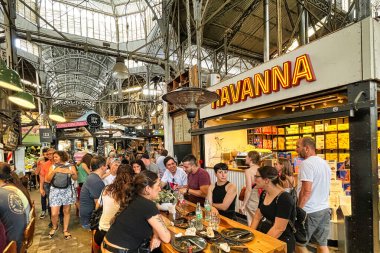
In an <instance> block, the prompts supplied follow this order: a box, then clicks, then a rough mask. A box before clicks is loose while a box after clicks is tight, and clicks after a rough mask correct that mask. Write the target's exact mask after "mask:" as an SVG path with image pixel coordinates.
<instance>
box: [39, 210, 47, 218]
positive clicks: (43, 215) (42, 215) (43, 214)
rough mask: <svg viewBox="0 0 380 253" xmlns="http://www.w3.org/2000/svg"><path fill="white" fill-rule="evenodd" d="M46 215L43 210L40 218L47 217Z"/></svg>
mask: <svg viewBox="0 0 380 253" xmlns="http://www.w3.org/2000/svg"><path fill="white" fill-rule="evenodd" d="M45 215H46V212H45V211H42V212H41V214H40V219H43V218H45Z"/></svg>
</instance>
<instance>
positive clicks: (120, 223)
mask: <svg viewBox="0 0 380 253" xmlns="http://www.w3.org/2000/svg"><path fill="white" fill-rule="evenodd" d="M160 191H161V187H160V178H159V177H158V175H157V174H156V173H154V172H151V171H148V170H145V171H142V172H141V173H139V174H138V175H136V176H135V177H134V179H133V183H132V184H130V185H129V186H128V187H127V200H126V202H125V204H126V207H125V208H124V209H123V210H122V211H121V212H120V214H119V215H118V216H117V217H116V219H115V222H114V223H113V224H112V225H111V227H110V229H109V230H108V233H107V234H106V236H105V237H104V241H103V244H102V252H123V251H127V250H131V251H132V252H149V250H153V249H155V248H158V247H159V246H160V244H161V241H163V242H165V243H168V242H169V241H170V232H169V230H168V229H167V228H166V226H165V223H164V221H163V220H162V218H161V215H160V212H159V211H158V209H157V206H156V204H155V203H154V202H153V200H155V199H157V198H158V193H159V192H160Z"/></svg>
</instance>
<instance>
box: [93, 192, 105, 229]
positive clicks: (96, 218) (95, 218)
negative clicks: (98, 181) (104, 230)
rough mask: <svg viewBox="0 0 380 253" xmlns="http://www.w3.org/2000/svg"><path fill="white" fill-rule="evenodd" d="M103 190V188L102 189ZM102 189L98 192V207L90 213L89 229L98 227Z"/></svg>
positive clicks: (101, 210) (101, 211)
mask: <svg viewBox="0 0 380 253" xmlns="http://www.w3.org/2000/svg"><path fill="white" fill-rule="evenodd" d="M103 191H104V190H103ZM103 191H102V192H101V193H100V202H99V204H100V205H99V207H98V208H96V209H95V210H94V211H92V213H91V218H90V228H91V230H97V229H98V228H99V221H100V218H101V217H102V214H103Z"/></svg>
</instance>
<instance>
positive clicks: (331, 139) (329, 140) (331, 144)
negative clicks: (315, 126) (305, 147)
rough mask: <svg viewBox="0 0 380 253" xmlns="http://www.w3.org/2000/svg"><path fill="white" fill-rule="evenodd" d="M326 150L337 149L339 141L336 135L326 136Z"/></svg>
mask: <svg viewBox="0 0 380 253" xmlns="http://www.w3.org/2000/svg"><path fill="white" fill-rule="evenodd" d="M325 138H326V149H337V148H338V142H337V141H338V140H337V135H336V134H326V137H325Z"/></svg>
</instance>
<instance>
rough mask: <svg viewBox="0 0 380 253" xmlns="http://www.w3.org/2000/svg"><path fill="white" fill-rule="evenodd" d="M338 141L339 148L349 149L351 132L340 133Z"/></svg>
mask: <svg viewBox="0 0 380 253" xmlns="http://www.w3.org/2000/svg"><path fill="white" fill-rule="evenodd" d="M338 143H339V149H349V148H350V136H349V133H339V134H338Z"/></svg>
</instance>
